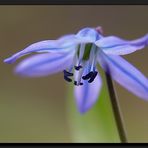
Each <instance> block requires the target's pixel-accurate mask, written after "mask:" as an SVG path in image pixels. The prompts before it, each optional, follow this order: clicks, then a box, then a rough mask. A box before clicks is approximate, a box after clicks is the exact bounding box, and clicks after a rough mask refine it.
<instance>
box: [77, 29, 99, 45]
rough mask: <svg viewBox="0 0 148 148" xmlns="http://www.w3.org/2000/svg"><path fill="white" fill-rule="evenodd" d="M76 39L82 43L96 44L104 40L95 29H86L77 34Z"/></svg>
mask: <svg viewBox="0 0 148 148" xmlns="http://www.w3.org/2000/svg"><path fill="white" fill-rule="evenodd" d="M76 37H77V38H78V39H79V41H80V42H81V43H94V42H95V41H96V40H98V39H100V38H102V36H101V34H99V33H98V32H97V31H96V30H95V28H84V29H82V30H80V31H79V32H78V33H77V34H76Z"/></svg>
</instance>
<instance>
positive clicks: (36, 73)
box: [15, 53, 74, 77]
mask: <svg viewBox="0 0 148 148" xmlns="http://www.w3.org/2000/svg"><path fill="white" fill-rule="evenodd" d="M73 56H74V54H67V55H64V54H57V53H41V54H38V55H33V56H31V57H29V58H27V59H25V60H23V61H22V62H21V63H19V64H18V65H17V67H16V69H15V73H16V74H19V75H21V76H26V77H41V76H48V75H51V74H54V73H57V72H61V71H63V70H64V69H66V68H69V66H71V64H72V60H73Z"/></svg>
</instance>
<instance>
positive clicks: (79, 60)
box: [78, 43, 85, 65]
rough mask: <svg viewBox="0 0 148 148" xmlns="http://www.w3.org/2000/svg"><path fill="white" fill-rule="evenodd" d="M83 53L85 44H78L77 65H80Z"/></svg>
mask: <svg viewBox="0 0 148 148" xmlns="http://www.w3.org/2000/svg"><path fill="white" fill-rule="evenodd" d="M84 51H85V44H84V43H83V44H80V49H79V57H78V65H80V63H81V61H82V58H83V55H84Z"/></svg>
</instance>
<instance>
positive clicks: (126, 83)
mask: <svg viewBox="0 0 148 148" xmlns="http://www.w3.org/2000/svg"><path fill="white" fill-rule="evenodd" d="M98 61H99V63H100V65H101V66H102V67H103V69H104V70H105V71H107V72H108V73H109V74H110V75H111V76H112V78H113V79H114V80H115V81H117V82H118V83H119V84H120V85H122V86H123V87H125V88H126V89H127V90H129V91H130V92H132V93H133V94H135V95H137V96H138V97H140V98H143V99H146V100H148V79H147V78H146V77H145V76H144V75H143V74H142V73H141V72H140V71H139V70H138V69H136V68H135V67H134V66H132V65H131V64H130V63H128V62H127V61H126V60H124V59H123V58H121V57H120V56H117V55H106V54H104V53H103V52H100V53H99V55H98Z"/></svg>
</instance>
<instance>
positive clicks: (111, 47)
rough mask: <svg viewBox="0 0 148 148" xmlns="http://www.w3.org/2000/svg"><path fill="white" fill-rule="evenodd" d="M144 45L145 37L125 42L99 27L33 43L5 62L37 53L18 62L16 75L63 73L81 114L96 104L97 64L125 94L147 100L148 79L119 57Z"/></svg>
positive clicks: (146, 36)
mask: <svg viewBox="0 0 148 148" xmlns="http://www.w3.org/2000/svg"><path fill="white" fill-rule="evenodd" d="M147 45H148V34H146V35H145V36H143V37H142V38H139V39H136V40H132V41H128V40H123V39H121V38H119V37H116V36H107V37H105V36H103V35H102V28H101V27H97V28H84V29H82V30H80V31H79V32H78V33H77V34H70V35H66V36H62V37H61V38H59V39H57V40H45V41H40V42H37V43H34V44H32V45H30V46H28V47H27V48H25V49H24V50H22V51H20V52H18V53H16V54H14V55H12V56H11V57H10V58H7V59H5V60H4V62H6V63H13V62H15V61H16V60H17V59H18V58H20V57H22V56H24V55H26V54H30V53H33V52H36V53H38V54H37V55H33V56H31V57H29V58H28V57H27V58H26V59H25V60H23V61H22V62H20V63H19V64H18V66H17V67H16V69H15V72H16V73H17V74H19V75H22V76H28V77H41V76H48V75H50V74H54V73H57V72H61V71H63V73H64V79H65V80H66V81H67V82H69V83H73V84H74V85H75V88H74V89H75V90H74V92H75V98H76V103H77V107H78V110H79V112H81V113H84V112H86V111H88V110H89V109H90V108H91V107H92V106H93V105H94V103H95V102H96V101H97V98H98V95H99V93H100V90H101V86H102V81H101V77H100V75H99V73H98V70H97V67H96V65H97V63H99V64H100V65H101V67H102V68H103V69H104V70H105V71H106V72H107V73H109V74H110V75H111V77H112V78H113V79H114V80H115V81H116V82H118V83H119V84H120V85H122V86H123V87H125V88H126V89H127V90H128V91H130V92H132V93H133V94H135V95H137V96H138V97H140V98H142V99H145V100H148V79H147V78H146V77H145V76H143V74H142V73H141V72H140V71H139V70H137V69H136V68H135V67H133V66H132V65H131V64H129V63H128V62H127V61H126V60H124V59H123V58H122V57H120V55H125V54H129V53H132V52H134V51H137V50H140V49H142V48H144V47H145V46H147Z"/></svg>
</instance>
